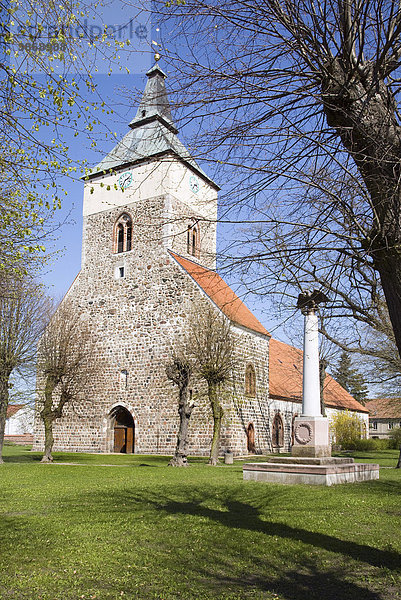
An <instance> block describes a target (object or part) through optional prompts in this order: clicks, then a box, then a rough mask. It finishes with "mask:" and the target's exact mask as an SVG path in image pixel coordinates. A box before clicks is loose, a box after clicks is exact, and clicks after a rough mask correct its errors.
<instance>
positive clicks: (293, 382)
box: [269, 338, 368, 413]
mask: <svg viewBox="0 0 401 600" xmlns="http://www.w3.org/2000/svg"><path fill="white" fill-rule="evenodd" d="M302 360H303V352H302V350H299V349H298V348H294V346H290V345H289V344H285V343H284V342H279V341H278V340H275V339H273V338H272V339H271V340H270V351H269V396H270V398H276V399H280V400H291V401H293V402H294V401H295V402H302ZM324 400H325V404H326V406H329V407H330V408H340V409H348V410H354V411H358V412H364V413H367V412H368V410H367V408H366V407H364V406H363V405H362V404H360V403H359V402H357V400H355V398H353V397H352V396H351V394H349V393H348V392H347V391H346V390H345V389H344V388H343V387H341V385H340V384H339V383H337V381H335V380H334V379H333V378H332V377H331V376H330V375H327V376H326V380H325V383H324Z"/></svg>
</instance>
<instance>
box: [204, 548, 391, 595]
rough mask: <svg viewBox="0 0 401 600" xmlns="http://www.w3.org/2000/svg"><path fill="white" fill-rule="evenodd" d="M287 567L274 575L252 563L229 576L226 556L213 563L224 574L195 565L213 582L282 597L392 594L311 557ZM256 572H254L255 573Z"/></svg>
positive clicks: (230, 570) (227, 586) (217, 584)
mask: <svg viewBox="0 0 401 600" xmlns="http://www.w3.org/2000/svg"><path fill="white" fill-rule="evenodd" d="M294 563H295V565H294V566H293V567H292V568H289V569H287V570H281V571H277V574H276V576H275V577H272V576H270V577H269V576H268V575H266V576H262V575H260V573H268V572H269V570H270V571H271V565H270V564H269V563H267V562H266V563H265V564H256V565H255V570H254V572H253V573H252V572H244V573H243V574H241V577H236V576H230V575H229V573H231V572H232V571H233V569H232V566H231V565H230V563H229V561H228V560H226V561H224V562H223V563H220V564H218V565H215V566H217V570H218V571H219V572H221V573H224V575H219V574H216V572H215V571H214V572H212V571H209V570H207V569H199V573H200V575H201V576H202V577H204V578H207V579H208V580H211V579H214V580H215V585H216V586H219V587H220V588H221V589H222V590H224V589H227V588H228V589H233V588H234V587H235V588H237V589H242V590H243V591H244V592H245V593H246V590H251V589H253V590H254V589H258V590H260V591H261V592H273V593H275V594H277V595H279V596H280V598H286V600H304V599H307V600H339V599H341V600H383V599H384V598H392V597H393V596H392V591H391V590H386V593H388V594H389V595H382V594H381V592H378V591H375V590H372V589H368V588H367V587H363V586H362V585H358V584H357V583H354V582H352V581H349V579H348V580H347V577H348V578H349V573H347V572H346V571H345V570H344V568H335V567H328V568H326V569H324V570H322V567H321V566H319V565H317V564H316V563H315V562H314V561H313V560H312V559H310V560H304V561H303V562H302V563H301V564H300V563H297V561H296V558H294ZM255 572H257V573H258V574H255Z"/></svg>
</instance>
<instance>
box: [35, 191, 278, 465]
mask: <svg viewBox="0 0 401 600" xmlns="http://www.w3.org/2000/svg"><path fill="white" fill-rule="evenodd" d="M170 207H171V203H170ZM176 207H177V208H176V210H177V211H178V210H182V206H180V205H179V203H177V204H176ZM122 212H127V213H128V214H130V215H131V216H132V219H133V222H134V227H133V244H132V247H133V250H131V251H129V252H124V253H120V254H115V253H113V228H114V224H115V221H116V220H117V218H118V217H119V215H120V214H121V213H122ZM165 213H166V198H165V197H163V196H160V197H156V198H153V199H151V200H147V201H146V202H144V203H143V204H140V203H137V202H136V203H135V204H133V205H127V206H120V207H118V208H114V209H111V210H107V211H103V212H100V213H97V214H92V215H88V216H86V217H85V221H84V246H85V253H84V261H83V265H82V270H81V272H80V273H79V275H78V277H77V278H76V280H75V282H74V283H73V285H72V286H71V288H70V290H69V292H68V294H67V298H68V300H69V301H71V302H72V303H73V304H74V306H75V307H76V310H77V311H79V312H80V313H81V314H82V318H83V319H84V320H86V321H87V322H88V323H89V325H90V328H91V331H92V335H93V337H94V339H95V349H94V352H93V360H94V361H97V363H98V365H99V368H98V375H97V377H96V378H95V380H94V381H93V382H92V383H91V384H90V386H88V390H87V394H85V397H83V398H82V399H81V400H80V401H79V402H75V403H74V405H70V406H67V408H66V410H65V416H64V418H63V419H61V420H60V421H59V422H58V423H56V424H55V427H54V437H55V450H57V449H58V450H69V451H90V452H108V451H112V449H113V429H112V419H111V417H110V412H111V410H112V409H113V408H114V407H116V406H123V407H125V408H127V409H128V410H129V412H130V413H131V414H132V416H133V418H134V422H135V452H136V453H165V454H171V453H172V452H173V451H174V448H175V443H176V434H177V427H178V411H177V390H176V389H174V387H173V385H172V384H171V383H170V382H169V381H168V380H167V379H166V376H165V364H166V362H167V360H168V359H169V357H170V356H171V348H172V346H173V345H174V342H175V340H179V339H180V338H182V337H183V336H184V335H185V332H186V329H187V323H188V318H189V314H190V313H191V310H192V309H193V306H197V305H198V304H199V303H200V302H208V303H210V301H209V300H208V299H207V297H206V295H205V294H204V293H203V291H202V290H201V289H200V288H199V286H198V285H197V284H196V283H195V282H194V281H193V280H192V278H191V277H190V276H189V275H188V274H187V273H186V272H184V271H183V269H182V268H181V267H180V266H179V265H178V264H177V263H176V261H175V260H174V259H173V258H172V257H171V256H170V255H169V253H168V251H167V247H166V246H167V244H166V243H165V239H164V238H163V231H165V226H166V223H165ZM195 216H196V215H195ZM177 223H178V221H177ZM173 225H174V224H173ZM203 230H204V234H203V235H204V243H205V245H206V248H205V250H204V252H205V253H204V255H203V256H204V257H205V258H207V256H211V255H212V251H213V245H214V244H215V230H214V226H211V227H210V230H209V232H208V230H207V228H206V227H205V228H204V229H203ZM181 236H182V239H181V240H180V238H179V233H177V234H175V235H174V236H173V238H172V239H174V243H175V250H177V249H179V248H181V249H182V250H185V249H186V228H185V230H184V231H182V232H181ZM180 244H181V246H180ZM182 253H183V254H184V255H186V253H185V252H182ZM201 257H202V254H201ZM205 262H206V261H205ZM120 267H124V276H123V277H120V276H119V268H120ZM216 310H217V309H216ZM235 335H236V337H237V338H238V344H237V352H238V369H237V371H236V372H235V373H234V383H233V384H232V385H229V386H227V387H226V389H225V391H224V406H225V419H224V424H223V430H222V450H224V449H225V448H230V449H232V450H233V451H234V452H235V453H236V454H242V453H245V452H246V427H247V425H248V424H249V422H253V423H254V426H255V431H256V443H257V447H258V449H260V450H261V451H265V450H266V449H268V447H269V434H268V428H267V423H268V414H267V409H268V382H267V364H268V362H267V361H268V338H267V337H264V336H261V335H258V334H256V333H255V334H254V333H252V332H250V331H248V330H245V329H244V330H241V329H240V328H236V331H235ZM248 362H252V363H253V364H254V366H255V369H256V373H257V395H256V397H255V398H252V399H251V398H246V397H245V396H244V373H245V368H246V365H247V363H248ZM125 374H126V376H125ZM193 393H194V398H195V399H196V404H197V406H196V409H195V410H194V412H193V418H192V422H191V427H190V452H191V453H192V454H207V453H208V451H209V449H210V440H211V435H212V419H211V411H210V408H209V405H208V400H207V396H206V389H205V385H204V384H201V383H199V382H198V383H196V384H195V385H194V390H193ZM34 447H35V448H37V449H39V448H42V447H43V431H42V428H41V424H40V422H37V423H36V428H35V442H34Z"/></svg>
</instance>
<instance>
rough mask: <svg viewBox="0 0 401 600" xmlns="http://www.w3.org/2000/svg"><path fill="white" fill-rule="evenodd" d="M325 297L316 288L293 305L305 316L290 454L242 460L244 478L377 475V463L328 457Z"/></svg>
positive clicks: (319, 480) (326, 481)
mask: <svg viewBox="0 0 401 600" xmlns="http://www.w3.org/2000/svg"><path fill="white" fill-rule="evenodd" d="M327 301H328V298H327V296H325V295H324V294H323V293H322V292H320V291H319V290H312V291H307V292H303V293H302V294H300V295H299V297H298V303H297V307H298V308H300V309H301V311H302V314H303V315H304V316H305V330H304V354H303V380H302V414H301V416H300V417H296V419H295V422H294V444H293V447H292V452H291V454H292V456H291V457H284V456H271V457H269V459H268V462H260V463H247V464H244V465H243V467H242V469H243V478H244V479H245V480H250V479H252V480H256V481H266V482H270V483H291V484H295V483H306V484H312V485H316V484H317V485H334V484H337V483H354V482H357V481H368V480H370V479H378V478H379V465H376V464H366V463H355V462H354V459H353V458H348V457H345V458H332V457H331V447H330V437H329V422H328V419H327V417H323V416H322V412H321V408H320V378H319V327H318V307H319V304H321V303H323V302H327Z"/></svg>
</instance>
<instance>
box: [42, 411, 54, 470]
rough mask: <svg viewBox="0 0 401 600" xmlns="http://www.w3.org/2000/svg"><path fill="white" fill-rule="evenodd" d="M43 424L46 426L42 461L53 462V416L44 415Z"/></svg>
mask: <svg viewBox="0 0 401 600" xmlns="http://www.w3.org/2000/svg"><path fill="white" fill-rule="evenodd" d="M42 419H43V424H44V426H45V451H44V454H43V457H42V460H41V461H40V462H42V463H48V462H53V456H52V450H53V444H54V437H53V419H52V417H47V416H42Z"/></svg>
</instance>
